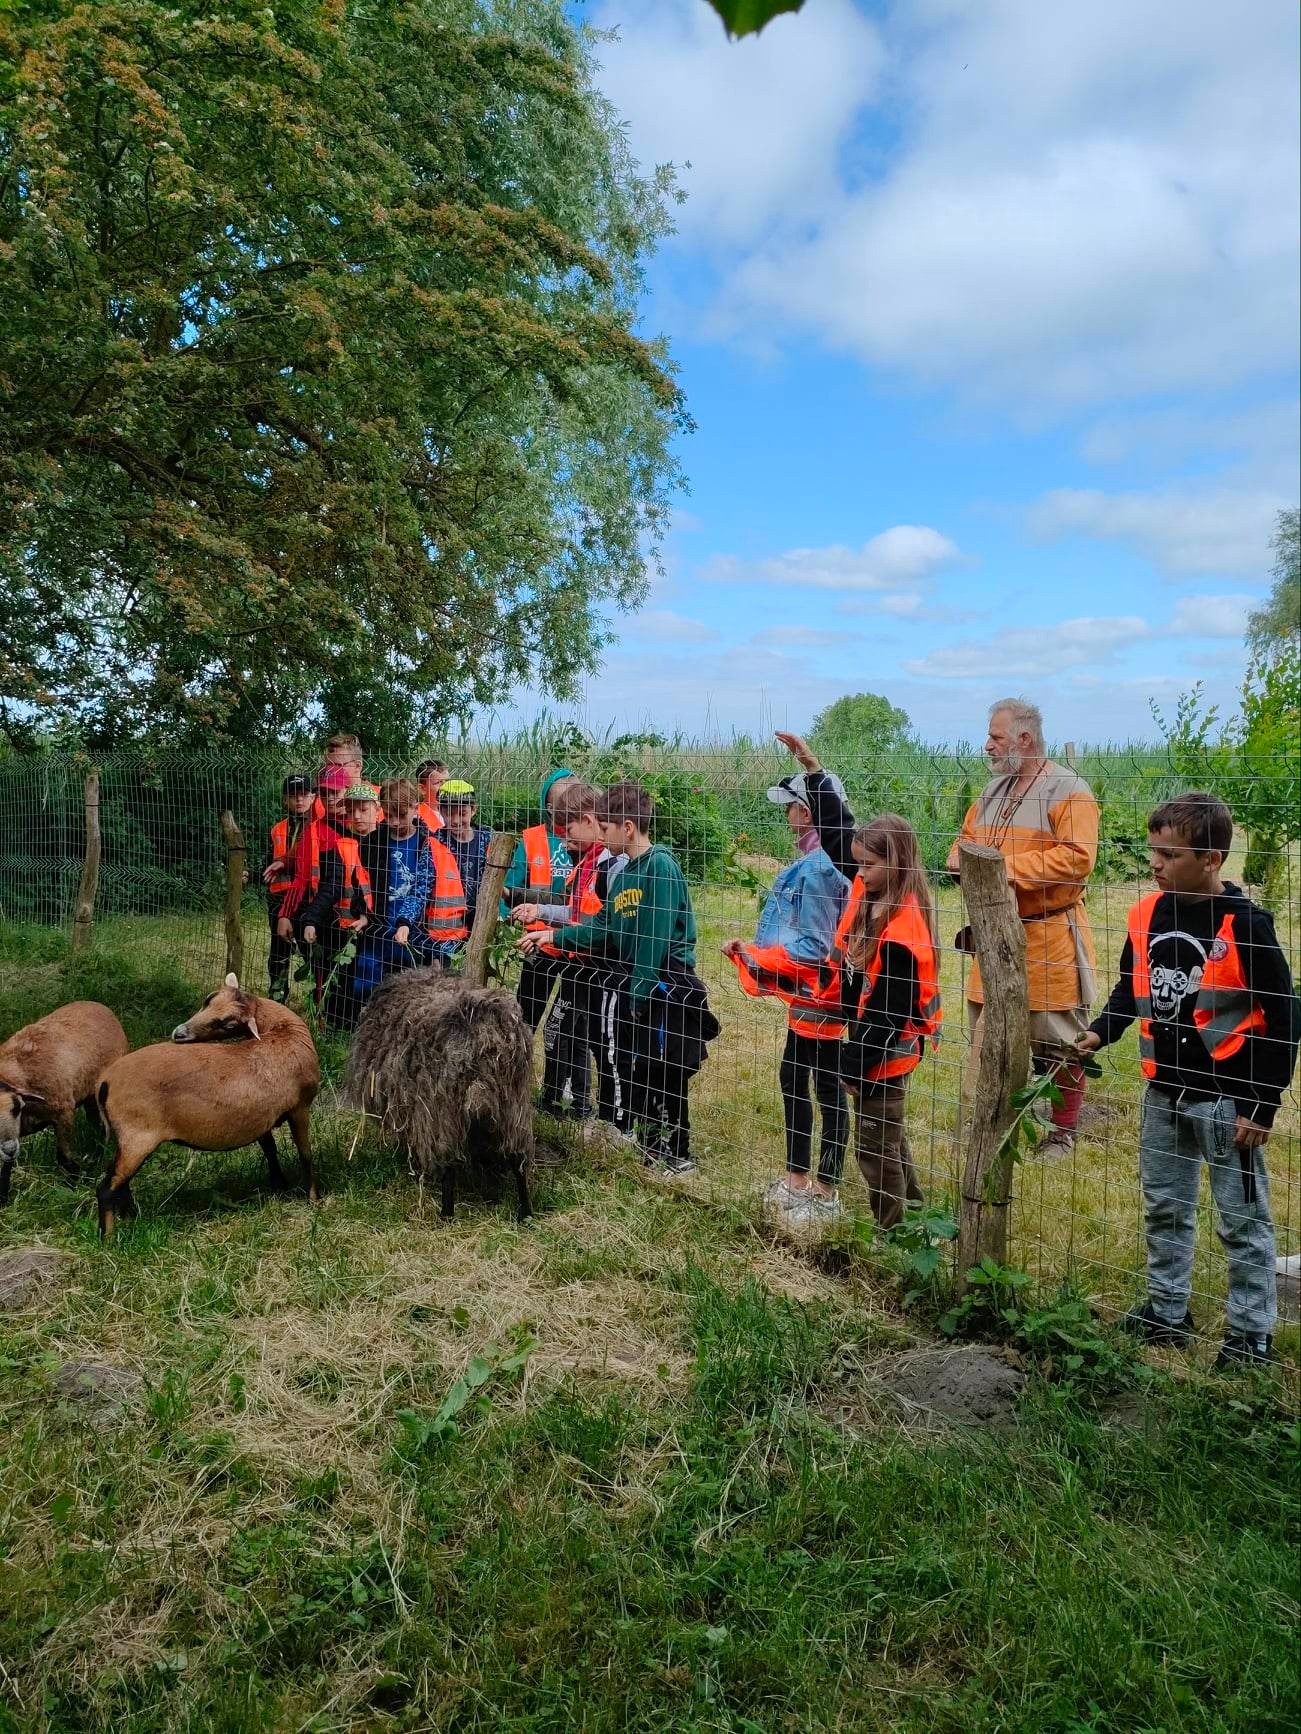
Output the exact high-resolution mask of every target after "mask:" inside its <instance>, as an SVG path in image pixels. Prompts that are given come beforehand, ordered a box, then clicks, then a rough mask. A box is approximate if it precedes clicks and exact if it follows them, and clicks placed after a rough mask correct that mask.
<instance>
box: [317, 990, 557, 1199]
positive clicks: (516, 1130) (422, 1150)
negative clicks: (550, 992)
mask: <svg viewBox="0 0 1301 1734" xmlns="http://www.w3.org/2000/svg"><path fill="white" fill-rule="evenodd" d="M344 1092H345V1095H346V1098H347V1100H348V1101H349V1102H350V1103H351V1104H352V1106H353V1107H355V1108H358V1109H360V1110H361V1111H362V1112H363V1113H365V1114H367V1115H369V1116H371V1117H372V1118H373V1119H375V1120H376V1121H377V1122H378V1124H379V1130H380V1135H381V1137H382V1138H384V1139H385V1141H386V1142H388V1143H389V1144H391V1145H393V1146H395V1147H396V1148H398V1149H400V1150H403V1151H405V1152H406V1154H407V1156H408V1158H409V1160H410V1162H411V1164H412V1167H413V1169H414V1171H415V1172H417V1173H418V1174H420V1175H421V1176H422V1177H424V1178H425V1179H429V1180H433V1179H437V1180H439V1182H440V1183H441V1186H442V1210H443V1215H444V1216H451V1214H452V1212H453V1209H454V1208H455V1200H456V1179H457V1175H458V1172H459V1173H468V1172H469V1171H470V1170H471V1169H474V1168H477V1169H479V1170H481V1171H482V1172H484V1173H485V1174H486V1175H488V1176H489V1177H499V1176H501V1175H503V1174H505V1173H509V1174H512V1175H513V1176H514V1178H515V1186H516V1195H517V1201H518V1210H519V1216H520V1219H521V1220H522V1219H523V1218H524V1217H526V1216H528V1215H529V1214H530V1205H529V1197H528V1188H527V1184H526V1181H525V1177H524V1166H525V1163H526V1162H527V1161H528V1160H529V1158H530V1157H531V1155H532V1153H533V1051H532V1043H531V1042H530V1039H529V1031H528V1026H527V1025H526V1024H525V1022H524V1019H523V1017H522V1016H521V1014H520V1009H519V1005H518V1003H517V1002H516V1000H515V997H514V995H513V994H509V993H506V992H504V991H503V990H502V989H501V988H489V987H476V986H473V985H471V984H470V983H468V982H465V981H462V980H461V979H460V978H459V977H457V976H449V975H447V974H446V973H445V972H444V971H442V970H438V969H410V970H404V971H402V972H401V974H398V975H393V976H390V977H389V979H388V980H387V981H385V982H383V983H382V984H381V985H380V986H379V987H378V988H376V990H375V992H374V993H373V994H372V995H371V998H370V1000H369V1002H368V1004H367V1006H366V1010H365V1012H364V1013H363V1014H362V1018H361V1021H360V1023H359V1024H358V1026H357V1032H356V1035H355V1036H354V1037H353V1042H352V1047H351V1049H350V1051H349V1055H348V1065H347V1071H346V1073H345V1078H344Z"/></svg>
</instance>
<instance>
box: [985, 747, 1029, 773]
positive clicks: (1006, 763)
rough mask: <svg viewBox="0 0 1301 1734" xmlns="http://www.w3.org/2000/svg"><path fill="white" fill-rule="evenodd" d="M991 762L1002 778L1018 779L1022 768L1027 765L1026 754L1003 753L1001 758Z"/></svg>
mask: <svg viewBox="0 0 1301 1734" xmlns="http://www.w3.org/2000/svg"><path fill="white" fill-rule="evenodd" d="M991 762H992V764H993V767H994V769H995V770H996V771H997V772H998V774H999V775H1000V776H1002V777H1016V776H1019V775H1020V773H1021V767H1022V765H1023V764H1024V763H1025V754H1024V753H1003V754H1002V756H1001V757H999V758H995V759H993V760H992V761H991Z"/></svg>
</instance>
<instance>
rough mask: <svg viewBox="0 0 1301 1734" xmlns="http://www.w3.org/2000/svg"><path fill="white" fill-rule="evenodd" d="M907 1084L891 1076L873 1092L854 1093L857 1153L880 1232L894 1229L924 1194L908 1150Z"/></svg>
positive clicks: (901, 1079)
mask: <svg viewBox="0 0 1301 1734" xmlns="http://www.w3.org/2000/svg"><path fill="white" fill-rule="evenodd" d="M904 1082H905V1080H904V1079H903V1078H887V1079H885V1080H884V1081H883V1082H881V1083H879V1084H877V1085H876V1087H875V1089H872V1090H870V1091H869V1090H858V1089H851V1092H850V1093H851V1094H852V1096H853V1097H854V1103H855V1110H856V1111H855V1114H854V1154H855V1156H856V1157H857V1158H858V1166H859V1170H860V1171H861V1173H862V1176H863V1179H864V1181H865V1182H866V1185H867V1195H868V1198H869V1199H870V1201H871V1205H872V1215H873V1216H874V1217H875V1218H876V1220H877V1224H878V1226H879V1227H881V1228H893V1227H894V1225H895V1223H896V1222H898V1221H899V1219H900V1217H902V1215H903V1213H904V1210H905V1208H906V1207H907V1205H909V1204H919V1203H920V1202H921V1200H922V1198H923V1196H924V1194H923V1192H922V1188H921V1182H920V1181H919V1180H918V1178H917V1168H916V1165H915V1163H914V1162H913V1159H912V1151H911V1150H910V1149H909V1147H908V1127H907V1121H906V1119H905V1114H904V1109H905V1103H906V1100H907V1091H906V1089H905V1088H904Z"/></svg>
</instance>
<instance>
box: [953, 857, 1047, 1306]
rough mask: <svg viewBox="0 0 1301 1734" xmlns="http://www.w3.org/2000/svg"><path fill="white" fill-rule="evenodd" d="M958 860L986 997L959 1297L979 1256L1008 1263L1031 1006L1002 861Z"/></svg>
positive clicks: (970, 1121)
mask: <svg viewBox="0 0 1301 1734" xmlns="http://www.w3.org/2000/svg"><path fill="white" fill-rule="evenodd" d="M958 858H959V862H960V871H961V874H962V896H963V899H964V900H965V902H966V905H967V917H968V919H969V921H970V923H971V937H972V941H973V943H974V945H975V951H976V961H977V963H979V965H980V984H981V988H982V990H983V993H984V996H985V998H984V1009H983V1011H982V1012H981V1016H980V1044H979V1053H978V1055H977V1059H976V1076H975V1081H974V1085H973V1087H972V1091H971V1101H970V1107H969V1111H968V1114H967V1122H966V1123H967V1160H966V1166H965V1169H964V1171H963V1178H962V1201H961V1205H960V1208H959V1212H958V1292H959V1294H961V1293H962V1292H963V1291H964V1290H965V1288H966V1283H967V1272H968V1271H969V1270H970V1269H971V1267H972V1265H974V1264H979V1262H980V1260H981V1259H982V1258H983V1257H984V1256H985V1255H986V1254H988V1255H989V1256H990V1257H991V1258H993V1259H996V1260H997V1261H998V1263H999V1264H1006V1263H1007V1214H1008V1207H1009V1203H1010V1199H1011V1192H1012V1159H1011V1155H1010V1153H1009V1152H1008V1151H1006V1150H1005V1149H1004V1147H1003V1141H1004V1139H1005V1138H1006V1136H1007V1132H1008V1129H1009V1127H1010V1126H1011V1124H1012V1121H1013V1119H1014V1118H1015V1113H1016V1111H1015V1110H1014V1109H1013V1107H1012V1095H1013V1092H1014V1091H1016V1090H1020V1089H1022V1088H1023V1087H1024V1085H1025V1082H1026V1078H1027V1076H1028V1075H1029V1071H1030V1007H1029V995H1028V993H1027V989H1026V976H1025V928H1024V927H1023V926H1022V925H1021V919H1020V917H1019V915H1018V914H1017V910H1016V902H1015V899H1014V898H1013V896H1012V889H1011V887H1010V886H1009V884H1008V882H1007V868H1006V866H1005V864H1004V861H1003V857H1002V855H1001V854H1000V853H999V852H998V850H997V849H991V848H988V847H987V846H986V845H984V844H981V843H962V844H960V845H959V847H958Z"/></svg>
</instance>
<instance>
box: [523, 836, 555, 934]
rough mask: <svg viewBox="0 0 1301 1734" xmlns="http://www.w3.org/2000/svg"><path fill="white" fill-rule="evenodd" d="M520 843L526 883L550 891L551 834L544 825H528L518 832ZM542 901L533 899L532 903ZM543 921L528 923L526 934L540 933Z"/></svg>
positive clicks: (544, 923)
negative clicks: (525, 868)
mask: <svg viewBox="0 0 1301 1734" xmlns="http://www.w3.org/2000/svg"><path fill="white" fill-rule="evenodd" d="M520 842H521V843H522V844H523V845H524V860H525V862H526V863H527V865H528V881H527V883H528V884H529V885H531V886H533V887H535V888H536V889H537V890H539V891H543V890H545V891H548V892H549V891H550V890H551V833H550V831H548V830H547V828H546V826H545V825H529V826H528V827H527V828H526V829H525V830H523V831H521V832H520ZM542 901H544V899H542V898H540V897H539V898H535V899H534V902H538V903H540V902H542ZM546 925H547V924H546V922H545V921H530V922H529V923H528V925H527V927H526V929H525V931H526V932H527V933H540V932H541V931H542V929H543V928H544V927H545V926H546Z"/></svg>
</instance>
